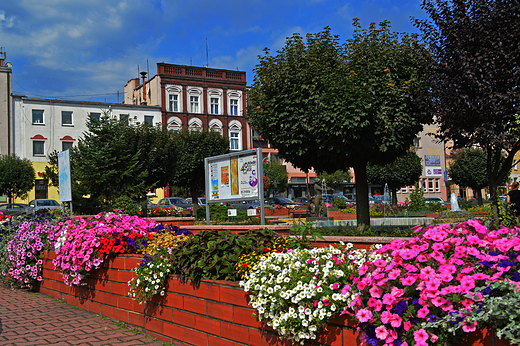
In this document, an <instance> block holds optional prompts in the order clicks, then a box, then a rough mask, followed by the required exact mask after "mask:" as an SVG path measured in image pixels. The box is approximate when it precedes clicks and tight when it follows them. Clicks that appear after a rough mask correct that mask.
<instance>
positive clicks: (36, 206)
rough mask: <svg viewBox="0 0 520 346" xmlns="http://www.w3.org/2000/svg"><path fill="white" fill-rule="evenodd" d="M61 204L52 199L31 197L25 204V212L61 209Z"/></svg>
mask: <svg viewBox="0 0 520 346" xmlns="http://www.w3.org/2000/svg"><path fill="white" fill-rule="evenodd" d="M61 208H62V206H61V204H59V203H58V202H57V201H55V200H53V199H33V200H32V201H30V202H29V204H28V205H27V213H28V214H32V213H35V212H37V211H38V210H42V209H49V210H50V209H61Z"/></svg>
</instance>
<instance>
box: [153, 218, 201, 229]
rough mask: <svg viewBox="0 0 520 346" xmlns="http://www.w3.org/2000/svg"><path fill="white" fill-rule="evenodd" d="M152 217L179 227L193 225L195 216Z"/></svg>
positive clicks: (157, 220) (165, 223)
mask: <svg viewBox="0 0 520 346" xmlns="http://www.w3.org/2000/svg"><path fill="white" fill-rule="evenodd" d="M151 219H153V220H155V221H156V222H161V223H162V224H164V225H175V226H177V227H181V226H188V225H193V224H194V223H195V218H194V217H175V216H153V217H151Z"/></svg>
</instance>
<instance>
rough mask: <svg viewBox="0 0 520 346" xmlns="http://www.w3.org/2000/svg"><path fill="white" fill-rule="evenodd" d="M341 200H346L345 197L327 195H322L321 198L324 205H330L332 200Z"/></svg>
mask: <svg viewBox="0 0 520 346" xmlns="http://www.w3.org/2000/svg"><path fill="white" fill-rule="evenodd" d="M336 197H337V198H343V199H344V200H347V197H345V196H343V195H339V194H331V195H330V194H329V195H323V196H322V198H323V200H324V201H325V203H332V202H333V201H334V198H336Z"/></svg>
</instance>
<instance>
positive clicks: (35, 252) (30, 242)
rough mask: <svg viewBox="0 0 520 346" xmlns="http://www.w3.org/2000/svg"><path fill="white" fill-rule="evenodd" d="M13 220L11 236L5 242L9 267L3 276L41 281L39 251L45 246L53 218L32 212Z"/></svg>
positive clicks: (23, 281)
mask: <svg viewBox="0 0 520 346" xmlns="http://www.w3.org/2000/svg"><path fill="white" fill-rule="evenodd" d="M21 220H23V222H21V223H20V222H15V225H14V226H15V227H13V230H14V231H13V233H12V238H10V240H9V241H8V242H7V256H8V263H10V265H9V269H8V271H7V272H4V271H3V272H2V275H3V276H7V275H9V276H10V277H11V278H13V279H15V280H17V281H19V282H21V283H22V284H33V283H34V282H36V281H42V276H41V274H42V263H43V262H42V260H41V259H40V253H41V251H42V250H43V249H44V248H45V245H46V243H47V236H48V234H49V233H50V232H51V231H52V228H53V223H54V221H55V220H54V219H52V218H50V217H49V214H33V215H30V216H28V217H23V218H21V219H20V221H21Z"/></svg>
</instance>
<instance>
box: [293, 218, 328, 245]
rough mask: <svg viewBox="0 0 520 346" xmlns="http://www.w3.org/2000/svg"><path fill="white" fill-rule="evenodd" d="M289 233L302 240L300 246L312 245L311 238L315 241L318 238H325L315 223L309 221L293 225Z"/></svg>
mask: <svg viewBox="0 0 520 346" xmlns="http://www.w3.org/2000/svg"><path fill="white" fill-rule="evenodd" d="M289 233H290V234H291V235H293V236H296V237H297V238H298V239H299V240H300V242H301V243H299V246H298V247H299V248H304V247H308V246H310V243H311V240H312V241H314V242H315V241H316V238H319V239H322V240H325V238H323V236H322V235H321V233H320V232H319V231H318V230H316V228H315V227H314V223H313V222H309V221H306V222H302V223H297V224H295V225H293V226H292V227H291V229H290V230H289Z"/></svg>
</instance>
